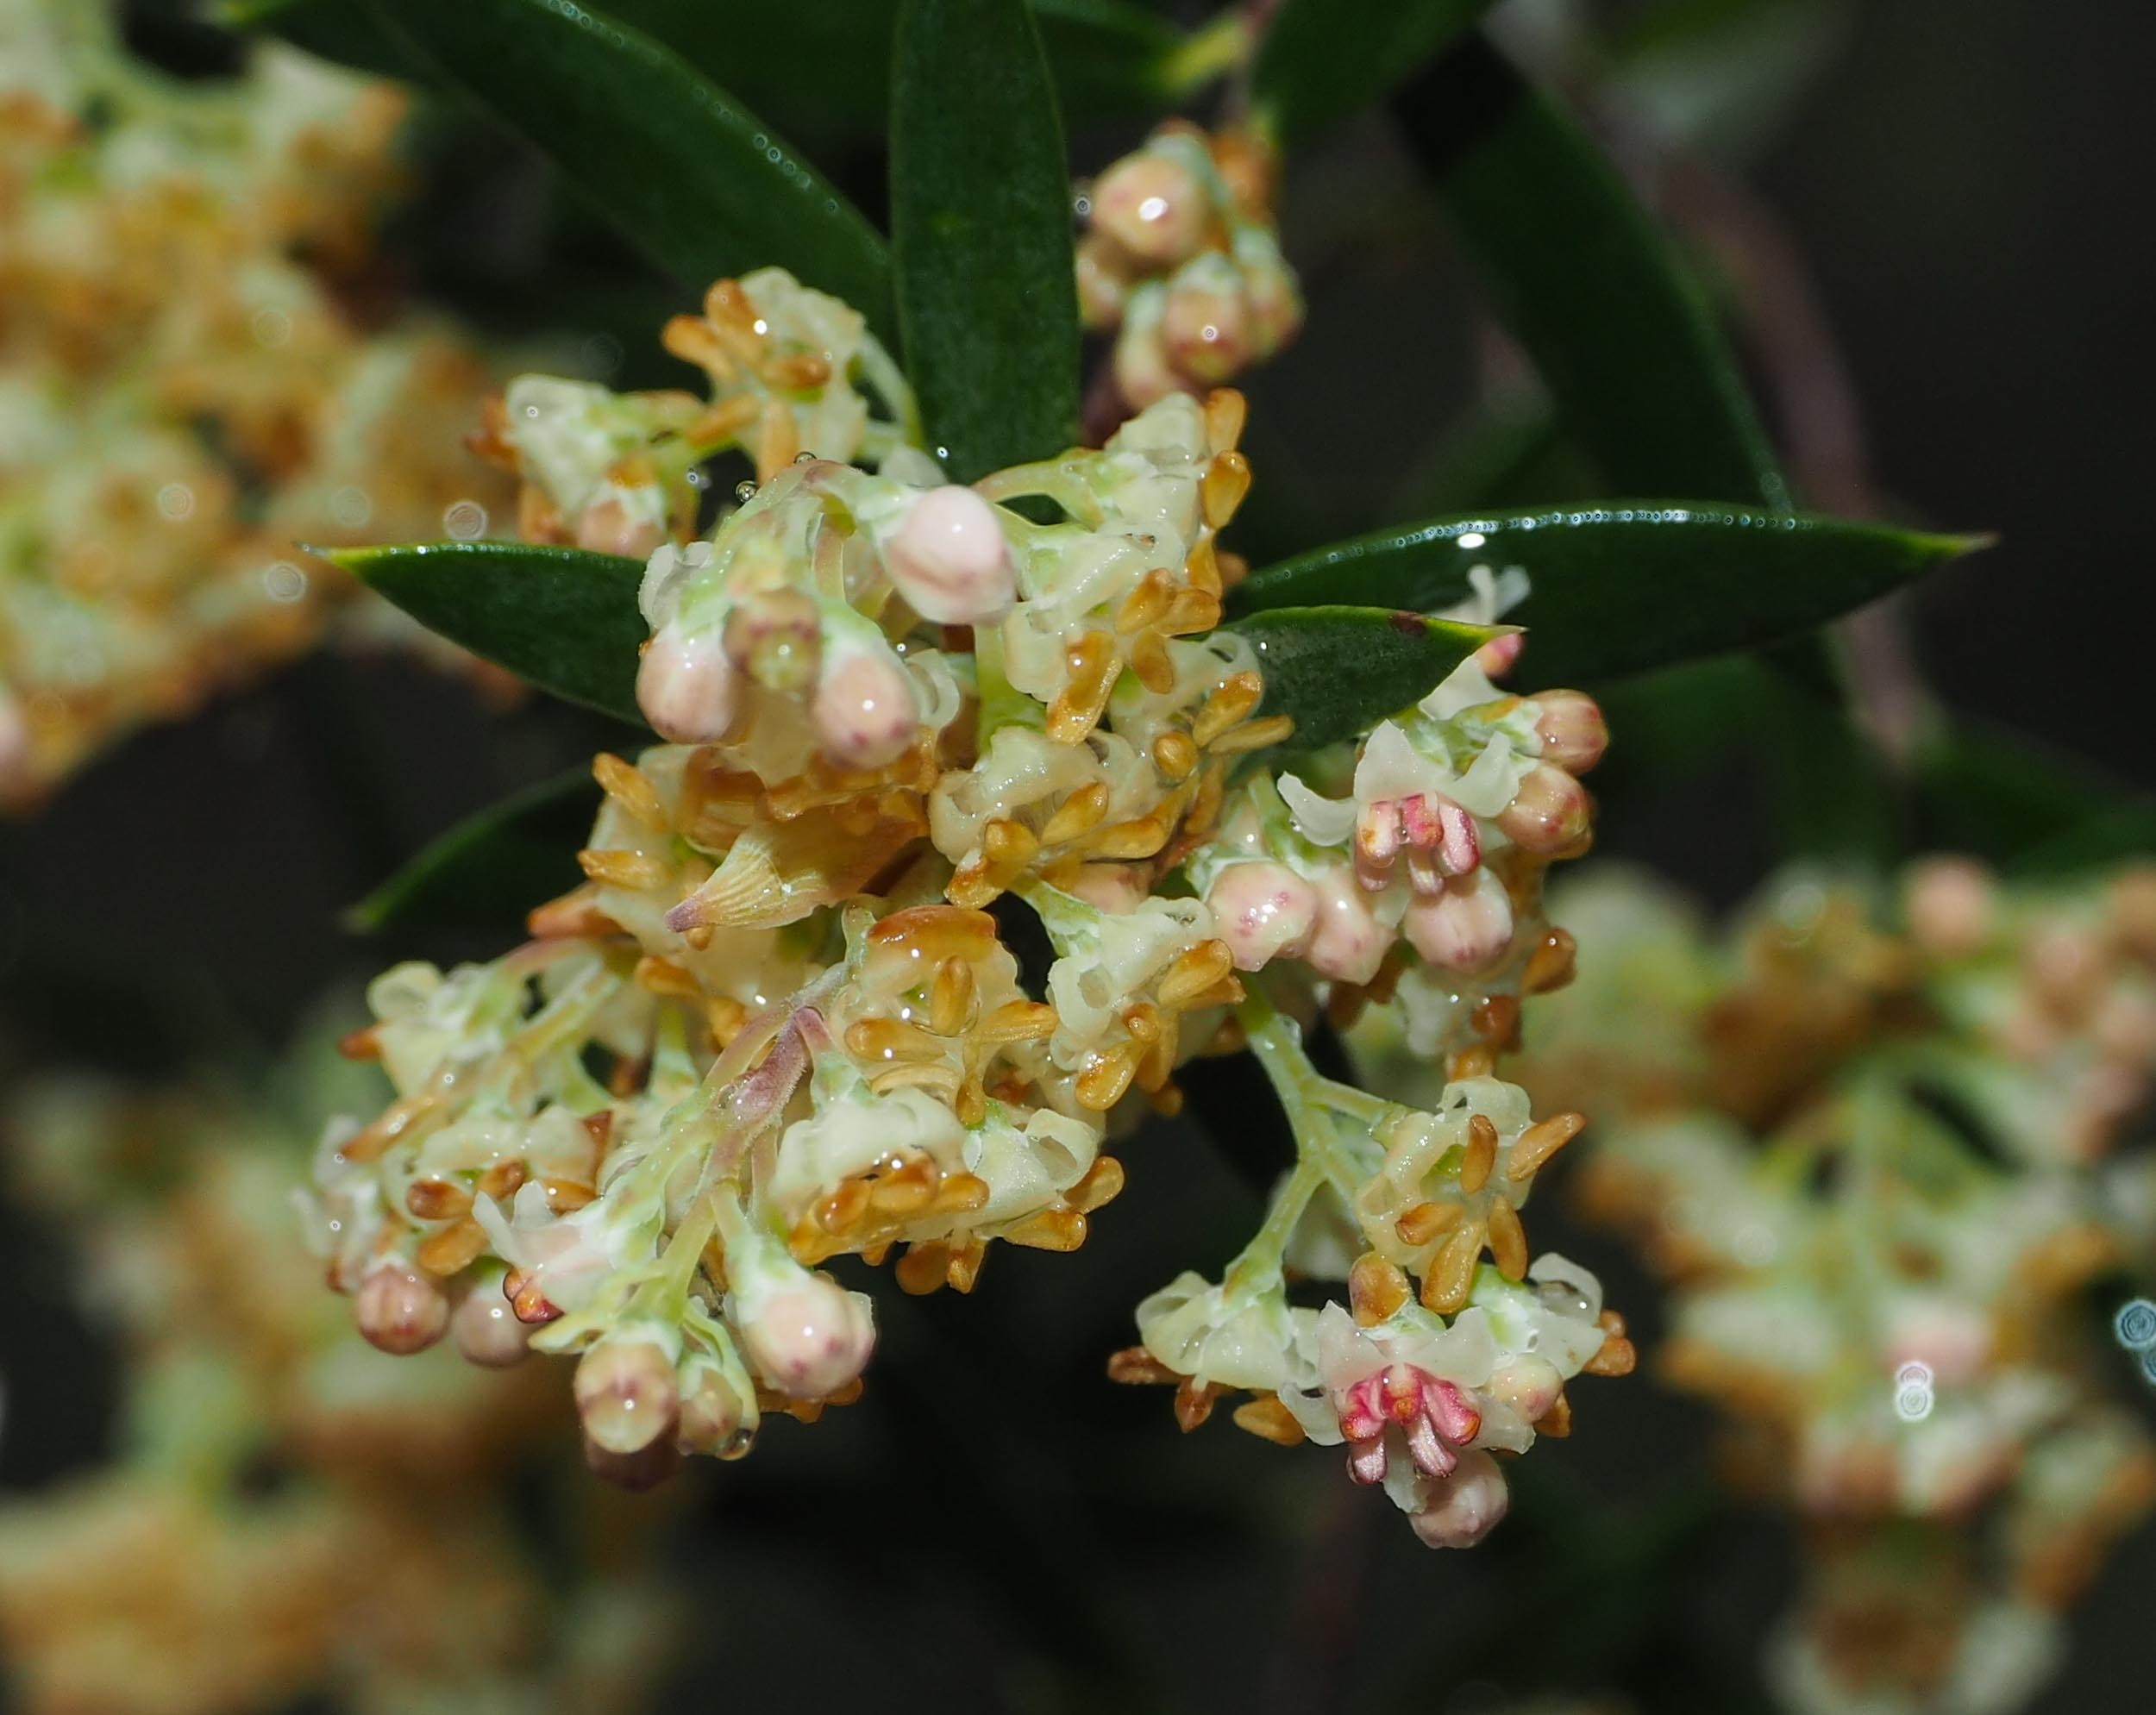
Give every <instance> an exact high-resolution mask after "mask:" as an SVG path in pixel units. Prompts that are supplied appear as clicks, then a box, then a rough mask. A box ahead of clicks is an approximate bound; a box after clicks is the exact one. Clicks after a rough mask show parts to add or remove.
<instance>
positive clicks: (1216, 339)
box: [1078, 120, 1302, 410]
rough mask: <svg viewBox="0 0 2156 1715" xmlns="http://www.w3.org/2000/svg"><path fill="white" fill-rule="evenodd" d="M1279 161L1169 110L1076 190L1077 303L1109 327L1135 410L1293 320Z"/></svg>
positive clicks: (1242, 358) (1203, 378) (1262, 348)
mask: <svg viewBox="0 0 2156 1715" xmlns="http://www.w3.org/2000/svg"><path fill="white" fill-rule="evenodd" d="M1278 172H1279V163H1278V161H1277V160H1276V159H1275V155H1274V153H1273V151H1272V150H1271V148H1270V147H1268V146H1267V145H1266V144H1265V142H1264V141H1263V140H1262V139H1260V138H1259V137H1257V135H1254V134H1253V133H1250V132H1249V131H1243V130H1232V131H1221V132H1219V133H1215V134H1213V135H1207V134H1206V133H1205V132H1203V131H1201V130H1200V129H1199V128H1197V127H1195V126H1194V125H1192V124H1190V123H1188V122H1187V121H1183V120H1171V121H1169V122H1168V123H1167V124H1164V125H1163V126H1162V127H1161V128H1159V129H1158V130H1156V131H1155V132H1154V133H1153V135H1151V136H1150V137H1149V138H1148V139H1147V140H1146V141H1145V143H1144V147H1141V148H1139V149H1138V150H1137V151H1135V152H1134V153H1131V154H1127V155H1125V156H1124V157H1123V159H1122V160H1119V161H1117V162H1116V163H1115V164H1114V165H1113V166H1110V167H1109V168H1107V170H1106V171H1105V172H1102V173H1101V174H1100V177H1099V178H1096V179H1094V182H1093V184H1092V185H1090V186H1088V187H1087V188H1086V189H1085V190H1084V191H1082V193H1081V197H1080V201H1079V208H1080V211H1081V216H1082V218H1083V220H1084V222H1085V233H1084V235H1083V236H1082V237H1081V239H1080V240H1079V243H1078V306H1079V310H1080V313H1081V315H1082V316H1083V317H1084V319H1085V323H1086V325H1087V327H1089V328H1096V329H1104V330H1106V329H1112V330H1113V331H1114V333H1115V359H1114V372H1115V383H1116V388H1117V390H1118V391H1119V392H1120V393H1121V394H1122V396H1123V397H1124V399H1125V401H1127V402H1128V404H1130V405H1131V408H1132V409H1133V410H1142V409H1144V407H1145V406H1147V405H1150V404H1152V403H1153V402H1154V401H1155V400H1156V399H1159V398H1162V397H1165V396H1166V395H1167V394H1169V393H1172V392H1176V391H1182V392H1188V393H1201V392H1203V391H1205V390H1206V388H1208V387H1217V386H1219V385H1222V384H1223V383H1224V382H1228V381H1232V380H1233V379H1235V378H1236V377H1237V376H1238V375H1240V374H1242V373H1243V372H1244V370H1246V369H1248V368H1250V366H1252V365H1253V364H1257V363H1262V362H1263V361H1264V360H1265V359H1267V358H1269V357H1270V356H1271V355H1272V354H1274V353H1275V352H1276V351H1278V350H1279V349H1280V348H1281V347H1282V346H1284V345H1286V344H1287V343H1288V341H1290V340H1292V339H1293V338H1294V336H1295V333H1296V331H1297V329H1300V327H1301V326H1302V295H1301V293H1300V291H1299V290H1298V289H1297V287H1296V285H1295V277H1294V272H1293V271H1292V270H1291V269H1290V268H1289V267H1288V263H1287V261H1286V260H1285V259H1284V258H1283V257H1282V255H1281V252H1280V241H1279V240H1278V238H1277V237H1276V236H1275V233H1274V230H1273V194H1274V190H1275V178H1277V176H1278Z"/></svg>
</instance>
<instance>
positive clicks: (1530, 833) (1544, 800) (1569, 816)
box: [1497, 762, 1588, 857]
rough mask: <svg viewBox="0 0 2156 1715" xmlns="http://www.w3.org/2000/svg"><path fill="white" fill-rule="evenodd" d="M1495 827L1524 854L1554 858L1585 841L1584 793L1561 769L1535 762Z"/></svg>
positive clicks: (1585, 799) (1586, 824) (1585, 806)
mask: <svg viewBox="0 0 2156 1715" xmlns="http://www.w3.org/2000/svg"><path fill="white" fill-rule="evenodd" d="M1497 825H1498V826H1499V827H1500V828H1501V829H1504V830H1505V832H1506V833H1507V834H1508V835H1509V836H1511V837H1512V838H1513V839H1514V840H1515V841H1517V842H1519V843H1520V845H1521V846H1523V847H1525V848H1526V849H1527V850H1529V851H1531V852H1535V853H1538V854H1540V855H1542V856H1544V857H1554V856H1556V855H1557V854H1558V853H1560V852H1564V851H1569V850H1570V848H1572V847H1574V846H1576V845H1578V844H1579V842H1581V841H1582V840H1583V839H1585V838H1586V837H1587V829H1588V811H1587V792H1586V791H1585V789H1584V788H1583V787H1582V786H1581V785H1580V783H1579V782H1578V781H1577V780H1576V779H1573V778H1572V777H1571V776H1570V774H1568V773H1565V772H1564V769H1562V768H1557V767H1551V765H1550V764H1549V763H1547V762H1538V763H1537V764H1535V766H1534V767H1532V768H1530V769H1529V770H1528V771H1527V775H1526V779H1523V780H1521V781H1520V790H1519V791H1518V792H1515V793H1514V795H1513V801H1512V802H1511V803H1510V804H1507V805H1506V806H1505V807H1504V809H1502V810H1501V811H1499V812H1498V813H1497Z"/></svg>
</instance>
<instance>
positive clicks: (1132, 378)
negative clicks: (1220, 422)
mask: <svg viewBox="0 0 2156 1715" xmlns="http://www.w3.org/2000/svg"><path fill="white" fill-rule="evenodd" d="M1115 390H1116V391H1117V392H1119V393H1120V394H1122V395H1123V399H1124V403H1125V404H1128V405H1129V406H1130V407H1131V410H1139V411H1142V410H1144V409H1145V408H1146V406H1148V405H1150V404H1156V403H1158V402H1159V401H1160V400H1162V399H1164V398H1166V397H1168V396H1169V394H1170V393H1179V392H1181V391H1184V389H1183V384H1182V382H1181V380H1180V379H1178V378H1177V377H1176V374H1175V370H1174V368H1173V367H1172V366H1170V365H1169V361H1168V347H1167V345H1166V343H1165V342H1164V341H1163V340H1162V338H1161V335H1160V328H1159V325H1158V324H1157V323H1155V324H1153V325H1151V326H1144V325H1141V324H1140V323H1139V322H1135V321H1131V322H1125V323H1124V324H1123V331H1122V333H1120V334H1119V335H1117V336H1116V341H1115Z"/></svg>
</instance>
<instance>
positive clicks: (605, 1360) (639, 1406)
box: [576, 1340, 681, 1454]
mask: <svg viewBox="0 0 2156 1715" xmlns="http://www.w3.org/2000/svg"><path fill="white" fill-rule="evenodd" d="M576 1409H577V1415H578V1416H579V1417H580V1418H582V1419H583V1420H584V1437H585V1439H586V1441H587V1442H589V1443H591V1444H592V1446H594V1447H598V1448H601V1449H605V1451H606V1452H608V1453H618V1454H630V1453H641V1452H642V1451H643V1449H645V1448H647V1447H649V1446H650V1445H651V1444H652V1443H654V1442H656V1441H657V1440H659V1439H660V1438H661V1436H671V1435H672V1434H673V1433H674V1424H675V1422H676V1421H677V1419H678V1418H680V1411H681V1396H680V1391H679V1390H678V1389H677V1388H676V1387H675V1386H674V1363H673V1361H672V1360H671V1359H669V1358H668V1357H667V1355H666V1354H665V1353H664V1352H662V1351H661V1350H660V1349H659V1348H658V1347H657V1346H655V1345H654V1344H652V1343H651V1342H650V1341H649V1340H602V1341H600V1342H599V1344H597V1345H596V1346H593V1347H592V1349H590V1350H589V1351H587V1352H586V1353H585V1354H584V1355H583V1357H582V1358H580V1359H579V1360H578V1361H577V1366H576Z"/></svg>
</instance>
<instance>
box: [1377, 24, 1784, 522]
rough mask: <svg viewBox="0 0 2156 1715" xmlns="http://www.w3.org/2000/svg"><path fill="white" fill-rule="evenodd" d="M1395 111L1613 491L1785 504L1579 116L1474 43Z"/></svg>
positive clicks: (1690, 309)
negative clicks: (1569, 111) (1612, 485)
mask: <svg viewBox="0 0 2156 1715" xmlns="http://www.w3.org/2000/svg"><path fill="white" fill-rule="evenodd" d="M1396 106H1397V110H1398V112H1399V115H1400V117H1401V122H1402V124H1403V126H1404V127H1405V128H1406V131H1407V137H1408V141H1409V142H1410V143H1411V145H1412V146H1413V148H1414V150H1415V153H1417V155H1418V156H1419V157H1420V159H1421V160H1422V162H1423V164H1424V166H1425V167H1426V170H1427V171H1428V172H1429V173H1430V174H1431V177H1432V180H1433V182H1434V183H1435V184H1436V185H1437V187H1438V191H1439V192H1440V193H1441V194H1442V195H1443V197H1444V198H1445V203H1446V206H1447V208H1448V209H1449V210H1450V211H1451V216H1452V219H1453V221H1454V223H1455V224H1456V226H1457V228H1458V230H1459V233H1460V236H1461V240H1462V241H1463V244H1464V245H1465V247H1466V248H1467V250H1468V251H1469V253H1470V255H1471V256H1472V258H1473V260H1475V262H1476V266H1477V267H1478V269H1479V271H1480V272H1481V273H1482V276H1483V278H1484V279H1486V281H1487V282H1488V284H1489V290H1490V292H1491V294H1492V296H1493V297H1495V299H1496V302H1497V306H1498V309H1499V311H1500V313H1501V315H1502V316H1504V318H1505V321H1506V323H1507V326H1509V327H1510V328H1511V329H1512V330H1513V332H1514V334H1515V335H1517V336H1518V337H1519V339H1520V343H1521V344H1522V345H1524V346H1525V347H1526V348H1527V351H1528V354H1529V355H1530V356H1532V358H1533V360H1534V362H1535V366H1536V368H1537V369H1538V370H1539V371H1540V372H1541V374H1542V378H1543V379H1544V380H1545V382H1546V383H1547V384H1548V385H1549V388H1550V391H1551V396H1552V397H1554V398H1555V399H1556V401H1557V407H1558V410H1559V411H1560V412H1561V413H1562V414H1563V416H1564V421H1565V423H1566V426H1567V428H1568V429H1570V431H1571V432H1572V433H1573V434H1575V435H1577V436H1578V437H1579V439H1580V440H1581V441H1583V443H1584V444H1585V445H1586V446H1587V447H1588V448H1589V450H1590V451H1591V452H1593V453H1594V454H1595V457H1596V459H1597V460H1598V461H1599V462H1600V463H1601V465H1602V466H1603V467H1604V468H1605V470H1607V472H1608V474H1609V476H1610V478H1611V479H1612V480H1613V481H1614V483H1615V484H1616V485H1617V486H1618V487H1620V489H1623V490H1625V491H1628V492H1631V493H1634V494H1696V495H1704V496H1708V497H1711V498H1715V499H1719V500H1734V501H1739V502H1742V503H1744V504H1763V505H1765V506H1768V507H1770V508H1773V509H1776V510H1781V509H1783V508H1786V507H1787V505H1788V504H1789V493H1788V487H1787V485H1786V484H1785V483H1784V482H1783V479H1782V476H1781V473H1780V472H1779V470H1778V469H1777V467H1776V465H1775V461H1774V455H1773V451H1772V449H1771V447H1770V446H1769V445H1768V442H1767V438H1766V435H1765V431H1764V429H1762V428H1761V427H1760V424H1759V420H1758V413H1757V412H1756V411H1755V410H1753V408H1752V401H1751V399H1750V397H1749V396H1748V395H1747V394H1746V392H1745V386H1744V383H1743V381H1742V379H1740V378H1739V374H1738V372H1737V367H1736V365H1735V362H1734V360H1733V359H1732V357H1731V355H1730V353H1729V350H1728V347H1727V344H1726V343H1725V342H1724V341H1723V339H1722V337H1721V335H1720V331H1719V330H1718V329H1716V328H1715V326H1714V322H1713V319H1712V317H1711V316H1709V314H1708V310H1707V307H1706V304H1705V303H1704V301H1703V300H1702V297H1701V296H1700V294H1699V291H1698V290H1697V288H1696V287H1695V285H1693V283H1692V282H1691V281H1690V280H1689V278H1688V277H1687V276H1686V274H1685V272H1684V271H1683V267H1682V266H1680V264H1679V262H1678V260H1677V256H1676V254H1675V253H1674V252H1673V251H1672V250H1671V248H1670V244H1669V242H1668V241H1667V240H1666V239H1664V237H1663V235H1661V234H1660V233H1659V232H1658V230H1657V229H1656V228H1655V226H1654V224H1653V222H1651V221H1650V220H1649V219H1648V217H1647V216H1646V214H1645V211H1644V210H1642V209H1641V208H1640V206H1639V203H1638V201H1637V199H1636V198H1634V197H1633V194H1632V192H1631V191H1630V190H1629V189H1628V188H1627V187H1626V184H1625V182H1624V180H1623V179H1622V178H1620V177H1619V175H1618V173H1617V170H1616V169H1615V168H1614V166H1611V165H1610V163H1609V161H1608V160H1607V159H1606V158H1605V157H1604V155H1603V154H1602V153H1601V150H1600V149H1599V148H1598V147H1596V146H1595V142H1594V141H1593V140H1592V139H1591V138H1589V136H1588V135H1587V134H1586V132H1585V131H1583V129H1582V128H1580V126H1579V124H1578V123H1577V122H1576V121H1575V120H1574V119H1573V118H1572V117H1571V116H1570V115H1569V114H1568V113H1566V112H1565V111H1564V110H1563V109H1562V108H1561V107H1559V106H1558V105H1557V103H1556V102H1554V101H1553V100H1551V98H1550V97H1548V96H1546V95H1545V94H1544V93H1543V92H1542V91H1539V90H1538V89H1537V88H1535V86H1534V85H1533V84H1531V83H1530V82H1529V81H1528V80H1527V79H1526V78H1525V77H1524V76H1522V75H1521V73H1520V72H1519V71H1518V70H1517V69H1516V68H1515V67H1514V66H1513V65H1512V64H1511V63H1510V62H1509V61H1507V59H1505V58H1504V57H1503V56H1502V55H1501V54H1500V53H1498V52H1497V51H1496V50H1495V48H1493V47H1491V46H1490V45H1489V43H1488V42H1487V41H1482V39H1480V38H1479V37H1477V38H1475V39H1473V40H1470V41H1466V42H1463V43H1462V44H1460V45H1459V46H1458V47H1455V48H1454V49H1453V50H1452V51H1451V53H1447V54H1446V55H1445V57H1444V58H1443V59H1439V60H1438V62H1437V63H1436V64H1435V65H1433V66H1431V67H1430V69H1429V70H1428V72H1426V73H1425V74H1424V75H1423V76H1422V77H1420V78H1418V79H1417V80H1416V81H1415V82H1414V84H1413V85H1411V86H1410V87H1409V88H1408V89H1407V91H1405V92H1404V93H1403V94H1402V95H1401V98H1400V100H1399V102H1398V103H1396Z"/></svg>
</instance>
